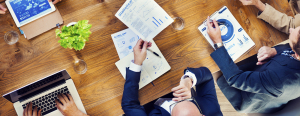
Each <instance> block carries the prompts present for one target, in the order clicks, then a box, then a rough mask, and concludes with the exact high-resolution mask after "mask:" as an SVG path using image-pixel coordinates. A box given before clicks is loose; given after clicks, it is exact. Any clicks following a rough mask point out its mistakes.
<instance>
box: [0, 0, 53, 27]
mask: <svg viewBox="0 0 300 116" xmlns="http://www.w3.org/2000/svg"><path fill="white" fill-rule="evenodd" d="M5 3H6V6H7V8H8V10H9V11H10V14H11V15H12V17H13V19H14V21H15V23H16V25H17V27H21V26H23V25H26V24H28V23H30V22H32V21H34V20H36V19H38V18H41V17H43V16H45V15H47V14H49V13H51V12H54V11H55V10H56V9H55V7H54V5H53V4H52V3H51V2H49V1H48V0H6V2H5Z"/></svg>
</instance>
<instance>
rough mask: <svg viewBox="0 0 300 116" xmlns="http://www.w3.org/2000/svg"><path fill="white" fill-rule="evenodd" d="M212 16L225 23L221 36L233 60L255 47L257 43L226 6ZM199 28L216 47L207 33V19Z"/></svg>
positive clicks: (222, 26) (221, 26)
mask: <svg viewBox="0 0 300 116" xmlns="http://www.w3.org/2000/svg"><path fill="white" fill-rule="evenodd" d="M210 18H211V19H216V20H217V21H219V22H220V23H223V24H224V25H220V29H221V38H222V41H223V44H224V47H225V48H226V50H227V52H228V54H229V55H230V57H231V59H232V60H233V61H235V60H237V59H238V58H239V57H241V56H242V55H243V54H245V53H246V52H247V51H250V50H251V49H252V48H254V46H255V43H254V42H253V41H252V39H251V38H250V37H249V35H248V34H247V33H246V31H245V30H244V29H243V28H242V26H241V25H240V24H239V22H238V21H237V20H236V19H235V18H234V16H233V15H232V14H231V12H230V11H229V9H228V8H227V7H226V6H224V7H223V8H221V9H220V10H219V11H217V12H215V13H214V14H212V15H211V17H210ZM198 29H199V31H200V32H201V33H202V34H203V36H204V37H205V38H206V40H207V41H208V42H209V43H210V45H211V46H212V47H213V48H214V43H213V42H212V40H211V39H210V37H209V36H208V34H207V25H206V20H205V21H204V22H203V23H202V24H201V25H200V26H199V27H198ZM214 49H215V48H214Z"/></svg>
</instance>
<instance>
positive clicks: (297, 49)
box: [293, 38, 300, 55]
mask: <svg viewBox="0 0 300 116" xmlns="http://www.w3.org/2000/svg"><path fill="white" fill-rule="evenodd" d="M293 49H294V50H295V52H296V53H297V54H298V55H300V38H298V41H297V42H296V43H294V47H293Z"/></svg>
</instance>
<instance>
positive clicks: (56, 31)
mask: <svg viewBox="0 0 300 116" xmlns="http://www.w3.org/2000/svg"><path fill="white" fill-rule="evenodd" d="M59 33H61V32H60V30H59V29H56V30H55V35H56V38H57V36H58V34H59Z"/></svg>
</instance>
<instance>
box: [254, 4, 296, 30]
mask: <svg viewBox="0 0 300 116" xmlns="http://www.w3.org/2000/svg"><path fill="white" fill-rule="evenodd" d="M262 6H263V5H258V6H257V7H261V8H262V9H263V7H262ZM258 18H260V19H262V20H264V21H266V22H268V23H269V24H270V25H272V26H273V27H274V28H276V29H278V30H279V31H282V32H284V33H287V34H288V33H289V29H290V28H295V23H296V22H295V19H294V18H293V17H291V16H288V15H286V14H284V13H281V12H279V11H277V10H276V9H274V8H273V7H272V6H270V5H269V4H266V5H265V8H264V9H263V10H262V13H261V14H259V16H258ZM297 20H299V18H298V19H297Z"/></svg>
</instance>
